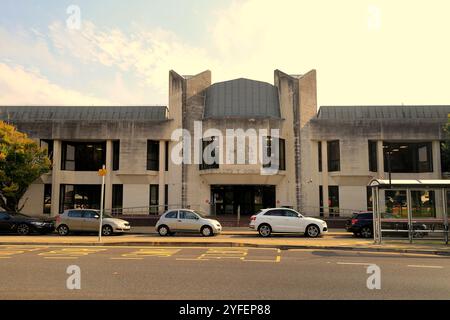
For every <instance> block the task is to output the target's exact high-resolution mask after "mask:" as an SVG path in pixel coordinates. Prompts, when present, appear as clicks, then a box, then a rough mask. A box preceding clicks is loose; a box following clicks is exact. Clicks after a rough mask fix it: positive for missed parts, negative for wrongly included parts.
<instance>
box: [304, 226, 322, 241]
mask: <svg viewBox="0 0 450 320" xmlns="http://www.w3.org/2000/svg"><path fill="white" fill-rule="evenodd" d="M305 234H306V236H308V237H310V238H317V237H318V236H319V234H320V229H319V227H318V226H316V225H315V224H311V225H309V226H308V227H306V232H305Z"/></svg>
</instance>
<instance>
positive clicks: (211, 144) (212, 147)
mask: <svg viewBox="0 0 450 320" xmlns="http://www.w3.org/2000/svg"><path fill="white" fill-rule="evenodd" d="M201 150H202V153H201V155H200V157H201V163H200V166H199V170H207V169H218V168H219V139H218V138H217V137H210V138H205V139H203V140H202V148H201Z"/></svg>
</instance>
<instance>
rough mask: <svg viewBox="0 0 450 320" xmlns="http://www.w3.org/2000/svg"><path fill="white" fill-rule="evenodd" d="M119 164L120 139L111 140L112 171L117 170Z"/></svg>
mask: <svg viewBox="0 0 450 320" xmlns="http://www.w3.org/2000/svg"><path fill="white" fill-rule="evenodd" d="M119 166H120V141H119V140H116V141H113V163H112V169H113V171H117V170H119Z"/></svg>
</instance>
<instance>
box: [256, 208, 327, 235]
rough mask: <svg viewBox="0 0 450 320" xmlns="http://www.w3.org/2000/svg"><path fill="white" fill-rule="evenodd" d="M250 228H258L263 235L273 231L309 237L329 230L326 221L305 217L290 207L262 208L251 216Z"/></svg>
mask: <svg viewBox="0 0 450 320" xmlns="http://www.w3.org/2000/svg"><path fill="white" fill-rule="evenodd" d="M250 228H251V229H253V230H257V231H258V232H259V234H260V235H261V236H262V237H268V236H270V235H271V233H272V232H281V233H304V234H305V236H307V237H311V238H316V237H318V236H320V235H323V234H324V233H327V232H328V227H327V223H326V222H325V221H323V220H320V219H316V218H309V217H305V216H303V215H301V214H300V213H298V212H297V211H295V210H292V209H288V208H269V209H262V210H260V211H259V212H258V213H257V214H256V215H254V216H252V217H251V218H250Z"/></svg>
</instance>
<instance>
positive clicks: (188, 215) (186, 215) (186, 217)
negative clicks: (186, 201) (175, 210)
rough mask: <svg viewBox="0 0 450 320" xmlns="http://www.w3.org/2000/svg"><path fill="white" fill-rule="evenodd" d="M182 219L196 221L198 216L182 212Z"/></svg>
mask: <svg viewBox="0 0 450 320" xmlns="http://www.w3.org/2000/svg"><path fill="white" fill-rule="evenodd" d="M180 219H189V220H196V219H197V215H196V214H194V213H192V212H190V211H180Z"/></svg>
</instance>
